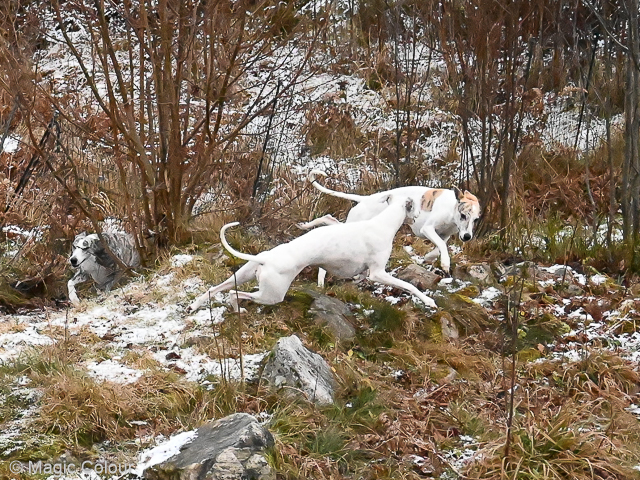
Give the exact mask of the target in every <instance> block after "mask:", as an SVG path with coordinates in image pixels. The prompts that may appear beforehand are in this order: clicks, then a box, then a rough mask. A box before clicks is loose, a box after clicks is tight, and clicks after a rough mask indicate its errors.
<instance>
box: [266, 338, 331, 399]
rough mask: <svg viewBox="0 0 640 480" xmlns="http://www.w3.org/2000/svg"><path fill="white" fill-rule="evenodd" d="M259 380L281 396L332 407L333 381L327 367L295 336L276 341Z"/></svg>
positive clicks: (319, 357) (324, 362) (318, 356)
mask: <svg viewBox="0 0 640 480" xmlns="http://www.w3.org/2000/svg"><path fill="white" fill-rule="evenodd" d="M262 378H263V380H266V381H267V382H268V383H269V384H271V385H272V386H273V387H275V388H277V389H279V390H281V391H282V393H283V394H285V395H294V396H295V395H303V396H304V397H305V398H307V399H308V400H309V401H311V402H314V403H317V404H320V405H326V404H330V403H333V396H334V389H335V379H334V377H333V373H332V371H331V367H329V365H328V364H327V362H326V361H325V360H324V359H323V358H322V357H321V356H320V355H318V354H317V353H313V352H311V351H310V350H308V349H307V348H305V347H304V345H302V342H301V341H300V339H299V338H298V337H297V336H295V335H292V336H290V337H284V338H281V339H280V340H278V342H277V343H276V346H275V347H274V349H273V351H272V352H271V354H270V355H269V359H268V360H267V363H266V364H265V366H264V369H263V372H262Z"/></svg>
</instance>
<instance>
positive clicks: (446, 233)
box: [298, 170, 480, 285]
mask: <svg viewBox="0 0 640 480" xmlns="http://www.w3.org/2000/svg"><path fill="white" fill-rule="evenodd" d="M317 175H325V173H324V172H322V171H320V170H313V171H311V172H310V173H309V181H310V182H311V183H312V184H313V186H314V187H316V188H317V189H318V190H320V191H321V192H323V193H326V194H328V195H333V196H334V197H339V198H345V199H347V200H351V201H353V202H357V203H358V204H357V205H356V206H355V207H353V208H352V209H351V210H350V211H349V214H348V215H347V220H346V223H351V222H359V221H362V220H370V219H372V218H374V217H375V216H376V215H377V214H378V213H379V212H380V211H381V210H382V208H384V207H383V206H382V205H381V203H380V199H381V198H385V197H386V196H388V195H393V196H394V197H405V198H411V199H412V200H413V201H414V203H415V204H416V205H419V207H420V212H419V214H418V216H417V217H416V219H415V221H414V222H413V224H411V230H413V233H415V234H416V235H417V236H418V237H420V238H426V239H428V240H429V241H431V243H433V244H434V245H435V249H433V250H432V251H431V252H429V253H428V254H427V255H425V257H424V259H425V261H427V262H430V263H431V262H433V261H435V259H436V258H438V256H440V266H441V267H442V269H443V270H444V271H445V272H449V269H450V268H451V259H450V258H449V252H448V251H447V241H448V240H449V237H451V236H452V235H454V234H455V233H456V232H457V233H458V236H459V237H460V240H462V241H463V242H468V241H469V240H471V239H472V238H473V227H474V225H475V222H476V220H478V218H479V217H480V204H479V203H478V199H477V198H476V197H475V195H472V194H471V193H469V192H468V191H466V190H465V192H464V193H463V192H461V191H460V190H458V189H455V190H447V189H443V188H429V187H400V188H396V189H393V190H388V191H386V192H380V193H374V194H373V195H355V194H352V193H342V192H336V191H335V190H330V189H328V188H326V187H324V186H322V185H320V183H318V182H317V180H316V176H317ZM336 223H340V222H339V221H338V220H336V219H335V218H334V217H332V216H331V215H325V216H324V217H321V218H316V219H315V220H312V221H310V222H307V223H301V224H298V226H299V227H300V228H302V229H304V230H308V229H310V228H313V227H317V226H321V225H333V224H336ZM318 284H319V285H323V284H324V272H322V271H320V275H319V276H318Z"/></svg>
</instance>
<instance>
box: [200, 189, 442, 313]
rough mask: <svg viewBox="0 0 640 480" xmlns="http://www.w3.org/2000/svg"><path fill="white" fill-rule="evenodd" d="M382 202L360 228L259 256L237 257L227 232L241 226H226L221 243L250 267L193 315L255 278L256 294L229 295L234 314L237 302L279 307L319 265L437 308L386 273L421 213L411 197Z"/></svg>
mask: <svg viewBox="0 0 640 480" xmlns="http://www.w3.org/2000/svg"><path fill="white" fill-rule="evenodd" d="M387 201H389V203H387ZM378 202H379V203H380V205H379V208H378V210H379V213H378V215H376V216H375V217H374V218H372V219H370V220H366V221H363V222H361V223H358V224H355V223H339V222H338V223H337V224H335V225H328V226H323V227H321V228H317V229H315V230H312V231H310V232H308V233H305V234H304V235H302V236H300V237H298V238H295V239H294V240H292V241H290V242H289V243H284V244H282V245H278V246H277V247H275V248H272V249H271V250H267V251H264V252H261V253H260V254H258V255H248V254H246V253H241V252H238V251H236V250H234V249H233V248H232V247H231V246H230V245H229V244H228V243H227V240H226V238H225V236H224V232H225V231H226V230H227V229H228V228H229V227H232V226H234V225H238V222H234V223H229V224H227V225H225V226H223V227H222V229H221V230H220V240H221V241H222V244H223V245H224V247H225V248H226V249H227V250H228V251H229V252H230V253H231V254H233V255H235V256H236V257H238V258H241V259H243V260H247V261H248V262H249V263H247V264H245V265H243V266H242V267H241V268H240V269H239V270H238V271H237V272H236V273H235V275H232V276H231V277H229V278H228V279H227V280H225V281H224V282H222V283H221V284H220V285H216V286H214V287H211V288H210V289H209V290H208V291H207V292H205V293H204V294H203V295H201V296H200V297H198V298H197V299H196V300H195V301H194V302H193V303H192V304H191V305H190V306H189V310H191V311H195V310H197V309H198V308H200V307H201V306H202V305H203V304H204V303H205V302H206V301H207V300H208V299H209V298H211V296H212V295H214V294H216V293H217V292H224V291H226V290H230V289H231V288H233V287H234V286H235V285H241V284H243V283H246V282H248V281H250V280H253V279H254V278H255V279H257V280H258V291H257V292H253V293H249V292H241V291H237V290H232V291H231V292H229V303H230V304H231V306H232V307H233V309H234V310H235V311H239V306H238V300H252V301H254V302H257V303H262V304H266V305H273V304H276V303H279V302H281V301H282V300H283V299H284V296H285V294H286V293H287V290H288V289H289V286H290V285H291V282H292V281H293V279H294V278H295V277H296V276H297V275H298V274H299V273H300V272H301V271H302V269H303V268H305V267H307V266H309V265H317V266H320V267H322V268H324V269H326V270H327V271H329V272H330V273H332V274H333V275H336V276H338V277H342V278H351V277H354V276H356V275H359V274H367V278H369V279H370V280H372V281H374V282H379V283H383V284H386V285H390V286H392V287H397V288H400V289H402V290H405V291H407V292H409V293H411V294H413V295H415V296H416V297H418V298H419V299H420V300H421V301H422V302H423V303H424V304H425V305H426V306H428V307H433V308H435V306H436V305H435V302H434V301H433V300H432V299H431V298H429V297H428V296H426V295H425V294H424V293H422V292H421V291H420V290H418V289H417V288H416V287H414V286H413V285H411V284H410V283H407V282H404V281H402V280H399V279H397V278H395V277H393V276H392V275H391V274H389V273H388V272H386V271H385V267H386V265H387V261H388V260H389V256H390V255H391V249H392V247H393V238H394V237H395V234H396V232H397V231H398V229H399V228H400V226H402V224H403V223H404V221H405V219H409V220H410V221H411V220H412V219H413V217H414V216H415V215H416V213H417V212H416V209H415V207H414V204H413V202H412V201H411V200H410V199H407V198H406V197H405V198H399V197H392V198H391V196H390V195H387V196H386V197H378Z"/></svg>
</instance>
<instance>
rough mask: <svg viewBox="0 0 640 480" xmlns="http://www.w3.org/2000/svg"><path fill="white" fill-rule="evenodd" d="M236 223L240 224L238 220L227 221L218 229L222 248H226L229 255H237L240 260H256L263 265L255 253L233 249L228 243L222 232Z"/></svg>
mask: <svg viewBox="0 0 640 480" xmlns="http://www.w3.org/2000/svg"><path fill="white" fill-rule="evenodd" d="M236 225H240V222H232V223H227V224H226V225H223V226H222V228H221V229H220V241H221V242H222V245H223V246H224V248H226V249H227V251H228V252H229V253H230V254H231V255H233V256H235V257H238V258H240V259H242V260H246V261H247V262H256V263H259V264H260V265H264V262H263V261H262V260H260V259H259V258H258V257H256V256H255V255H249V254H248V253H242V252H239V251H237V250H235V249H234V248H233V247H232V246H231V245H229V242H227V239H226V238H225V236H224V232H225V231H226V230H227V228H230V227H235V226H236Z"/></svg>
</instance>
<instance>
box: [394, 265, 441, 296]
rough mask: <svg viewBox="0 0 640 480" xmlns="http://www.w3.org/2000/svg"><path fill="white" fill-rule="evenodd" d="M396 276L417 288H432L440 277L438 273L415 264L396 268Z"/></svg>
mask: <svg viewBox="0 0 640 480" xmlns="http://www.w3.org/2000/svg"><path fill="white" fill-rule="evenodd" d="M396 277H398V278H399V279H400V280H404V281H405V282H409V283H410V284H412V285H413V286H414V287H416V288H417V289H419V290H434V289H435V288H436V287H437V285H438V282H439V281H440V280H441V279H442V277H441V276H440V275H438V274H436V273H434V272H431V271H429V270H427V269H426V268H424V267H421V266H420V265H415V264H412V265H409V266H407V267H405V268H403V269H401V270H398V273H396Z"/></svg>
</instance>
